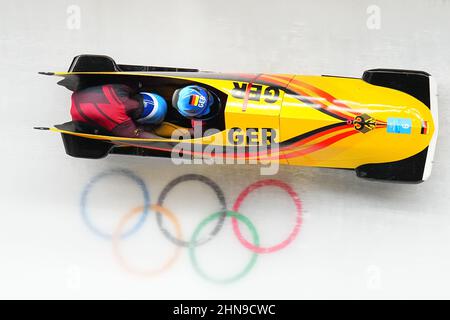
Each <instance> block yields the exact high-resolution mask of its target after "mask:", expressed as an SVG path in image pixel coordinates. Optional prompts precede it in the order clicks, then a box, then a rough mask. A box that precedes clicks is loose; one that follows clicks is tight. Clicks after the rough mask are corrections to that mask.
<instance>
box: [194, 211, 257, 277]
mask: <svg viewBox="0 0 450 320" xmlns="http://www.w3.org/2000/svg"><path fill="white" fill-rule="evenodd" d="M225 212H226V216H227V217H232V218H236V219H237V220H240V221H241V222H243V223H244V224H245V225H246V226H247V227H248V229H249V230H250V232H251V234H252V237H253V244H254V245H255V246H259V235H258V232H257V231H256V228H255V226H254V225H253V223H252V222H251V221H250V219H249V218H247V217H246V216H243V215H242V214H240V213H238V212H234V211H228V210H227V211H225ZM223 213H224V211H219V212H216V213H213V214H212V215H210V216H208V217H206V218H205V219H204V220H203V221H202V222H200V224H199V225H198V226H197V228H196V229H195V230H194V233H193V234H192V237H191V240H190V242H189V256H190V258H191V262H192V265H193V266H194V269H195V271H197V273H198V274H199V275H200V276H202V277H203V278H204V279H206V280H208V281H211V282H215V283H220V284H228V283H232V282H235V281H238V280H239V279H241V278H243V277H244V276H245V275H246V274H247V273H248V272H250V270H251V269H252V268H253V267H254V265H255V263H256V259H257V258H258V253H256V252H253V254H252V256H251V258H250V261H249V262H248V263H247V265H246V266H245V267H244V269H243V270H242V271H241V272H239V273H238V274H236V275H234V276H231V277H228V278H224V279H217V278H213V277H211V276H209V275H208V274H206V272H204V271H203V270H202V268H200V265H199V263H198V260H197V256H196V253H195V249H196V245H195V244H196V243H197V238H198V236H199V234H200V231H201V230H202V229H203V228H204V227H205V226H206V225H207V224H208V223H210V222H211V221H213V220H215V219H219V218H221V217H223Z"/></svg>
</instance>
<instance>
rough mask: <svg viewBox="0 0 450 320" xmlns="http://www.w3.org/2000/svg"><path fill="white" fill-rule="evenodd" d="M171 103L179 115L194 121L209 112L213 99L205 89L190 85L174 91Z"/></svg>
mask: <svg viewBox="0 0 450 320" xmlns="http://www.w3.org/2000/svg"><path fill="white" fill-rule="evenodd" d="M172 102H173V106H174V107H175V108H176V109H177V110H178V112H179V113H181V114H182V115H183V116H185V117H186V118H189V119H194V118H201V117H202V116H205V115H207V114H208V113H209V112H210V110H211V106H212V104H213V103H214V98H213V96H212V95H211V93H210V92H209V91H208V90H206V89H205V88H202V87H200V86H194V85H192V86H186V87H184V88H182V89H179V90H177V91H175V94H174V97H173V101H172Z"/></svg>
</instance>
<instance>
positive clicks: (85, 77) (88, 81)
mask: <svg viewBox="0 0 450 320" xmlns="http://www.w3.org/2000/svg"><path fill="white" fill-rule="evenodd" d="M185 75H186V77H189V73H186V74H185ZM177 76H183V73H177ZM58 84H59V85H61V86H64V87H66V88H67V89H69V90H71V91H76V90H81V89H85V88H88V87H92V86H99V85H104V84H125V85H127V86H129V87H131V88H132V89H133V90H134V91H135V92H142V91H145V92H151V93H155V94H158V95H160V96H162V97H163V98H164V99H165V100H166V102H167V106H168V110H167V115H166V118H165V119H164V121H166V122H169V123H172V124H174V125H177V126H181V127H190V126H191V121H190V120H189V119H187V118H185V117H183V116H182V115H181V114H180V113H179V112H178V110H177V109H176V108H175V107H174V106H173V104H172V100H173V95H174V93H175V92H176V91H177V90H179V89H181V88H183V87H186V86H189V85H198V86H202V87H203V88H205V89H207V90H208V91H209V92H210V93H211V94H212V96H213V97H214V104H213V105H212V106H211V112H210V113H209V114H208V115H205V117H204V119H202V120H204V121H203V126H204V129H217V130H219V131H223V130H225V105H226V102H227V95H226V94H225V93H224V92H222V91H220V90H219V89H217V88H215V87H212V86H209V85H206V84H204V83H200V82H196V81H192V80H187V79H182V78H178V77H177V78H172V77H166V76H164V75H151V76H150V75H139V74H138V75H134V74H117V73H116V74H88V73H86V74H69V75H66V76H65V77H64V79H63V80H61V81H60V82H58Z"/></svg>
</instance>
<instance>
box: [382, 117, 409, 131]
mask: <svg viewBox="0 0 450 320" xmlns="http://www.w3.org/2000/svg"><path fill="white" fill-rule="evenodd" d="M411 127H412V121H411V119H407V118H388V120H387V132H388V133H397V134H411Z"/></svg>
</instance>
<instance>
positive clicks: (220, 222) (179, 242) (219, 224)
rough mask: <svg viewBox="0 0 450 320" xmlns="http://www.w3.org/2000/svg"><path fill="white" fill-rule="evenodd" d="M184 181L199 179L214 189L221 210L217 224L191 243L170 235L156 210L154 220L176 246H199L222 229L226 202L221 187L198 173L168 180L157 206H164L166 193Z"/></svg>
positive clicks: (225, 213)
mask: <svg viewBox="0 0 450 320" xmlns="http://www.w3.org/2000/svg"><path fill="white" fill-rule="evenodd" d="M186 181H200V182H203V183H204V184H206V185H208V186H209V187H211V189H212V190H213V191H214V193H215V194H216V196H217V198H218V199H219V202H220V205H221V208H220V210H219V212H223V214H222V215H220V217H219V218H218V219H217V224H216V226H215V227H214V229H213V230H212V231H211V232H210V233H209V235H208V236H207V237H206V238H203V239H199V240H196V241H195V243H191V242H190V241H186V240H183V239H178V238H177V237H175V236H174V235H172V234H171V233H170V232H169V231H168V230H167V229H166V228H165V227H164V225H163V222H162V220H163V219H162V214H161V213H160V212H158V211H156V220H157V222H158V226H159V229H160V230H161V232H162V233H163V234H164V236H165V237H166V238H167V239H169V240H170V241H172V242H173V243H174V244H176V245H178V246H182V247H190V246H199V245H202V244H204V243H206V242H208V241H209V240H211V239H212V238H213V237H214V236H215V235H217V233H218V232H219V231H220V229H222V227H223V224H224V222H225V218H226V216H227V204H226V201H225V195H224V193H223V191H222V189H221V188H220V187H219V185H218V184H217V183H215V182H214V181H212V180H211V179H209V178H207V177H205V176H202V175H199V174H186V175H183V176H180V177H178V178H175V179H174V180H172V181H170V182H169V183H168V184H167V185H166V186H165V187H164V189H163V190H162V191H161V194H160V195H159V198H158V202H157V205H158V206H162V207H163V206H164V205H163V203H164V200H165V199H166V197H167V194H168V193H169V192H170V191H171V190H172V189H173V188H174V187H175V186H176V185H177V184H180V183H182V182H186Z"/></svg>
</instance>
